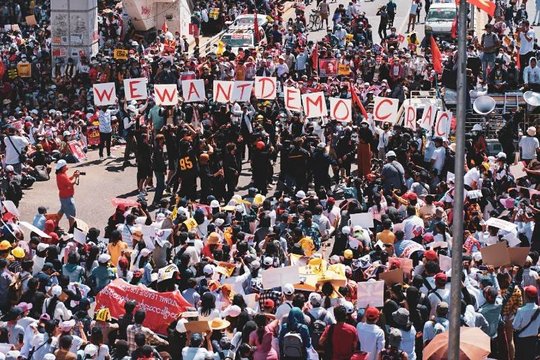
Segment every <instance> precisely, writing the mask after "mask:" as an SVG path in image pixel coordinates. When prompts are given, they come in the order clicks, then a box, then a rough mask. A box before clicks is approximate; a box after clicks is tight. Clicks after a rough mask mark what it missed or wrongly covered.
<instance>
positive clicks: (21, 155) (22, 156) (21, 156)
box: [7, 135, 26, 163]
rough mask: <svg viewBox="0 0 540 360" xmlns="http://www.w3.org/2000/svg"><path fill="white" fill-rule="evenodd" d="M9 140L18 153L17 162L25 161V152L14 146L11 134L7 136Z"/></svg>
mask: <svg viewBox="0 0 540 360" xmlns="http://www.w3.org/2000/svg"><path fill="white" fill-rule="evenodd" d="M7 138H8V140H9V142H10V143H11V146H13V148H14V149H15V152H16V153H17V155H19V162H20V163H23V162H25V161H26V154H24V153H22V152H20V151H19V150H18V149H17V147H16V146H15V144H14V143H13V140H11V136H9V135H8V136H7Z"/></svg>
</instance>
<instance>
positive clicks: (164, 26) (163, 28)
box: [161, 22, 169, 33]
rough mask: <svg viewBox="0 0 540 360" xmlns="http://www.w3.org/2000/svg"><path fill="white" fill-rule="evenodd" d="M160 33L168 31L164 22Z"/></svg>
mask: <svg viewBox="0 0 540 360" xmlns="http://www.w3.org/2000/svg"><path fill="white" fill-rule="evenodd" d="M161 31H163V32H164V33H166V32H167V31H169V27H168V26H167V23H166V22H164V23H163V25H162V26H161Z"/></svg>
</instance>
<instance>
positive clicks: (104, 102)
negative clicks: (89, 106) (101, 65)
mask: <svg viewBox="0 0 540 360" xmlns="http://www.w3.org/2000/svg"><path fill="white" fill-rule="evenodd" d="M92 90H93V91H94V105H95V106H108V105H114V104H116V100H117V98H116V85H115V84H114V83H113V82H110V83H103V84H94V86H93V88H92Z"/></svg>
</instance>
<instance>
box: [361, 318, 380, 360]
mask: <svg viewBox="0 0 540 360" xmlns="http://www.w3.org/2000/svg"><path fill="white" fill-rule="evenodd" d="M356 331H357V332H358V341H360V350H362V351H364V352H367V353H368V356H367V358H366V359H367V360H375V359H376V358H377V354H378V353H379V352H380V351H381V350H382V349H384V344H385V341H384V331H383V330H382V329H381V328H380V327H379V326H378V325H376V324H367V323H363V322H360V323H358V325H356Z"/></svg>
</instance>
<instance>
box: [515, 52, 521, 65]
mask: <svg viewBox="0 0 540 360" xmlns="http://www.w3.org/2000/svg"><path fill="white" fill-rule="evenodd" d="M516 67H517V69H518V70H521V58H520V57H519V51H516Z"/></svg>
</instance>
